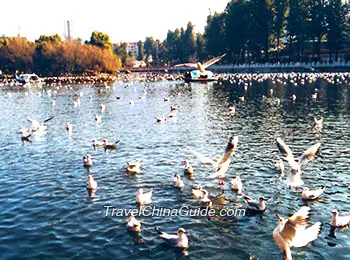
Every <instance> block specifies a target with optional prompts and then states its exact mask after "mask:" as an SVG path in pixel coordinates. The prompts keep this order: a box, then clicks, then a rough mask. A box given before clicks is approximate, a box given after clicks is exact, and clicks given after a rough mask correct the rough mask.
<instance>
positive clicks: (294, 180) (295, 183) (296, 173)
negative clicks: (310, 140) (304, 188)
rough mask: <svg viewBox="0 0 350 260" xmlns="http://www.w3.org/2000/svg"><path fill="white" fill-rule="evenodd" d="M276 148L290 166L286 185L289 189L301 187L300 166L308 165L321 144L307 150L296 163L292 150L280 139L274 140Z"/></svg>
mask: <svg viewBox="0 0 350 260" xmlns="http://www.w3.org/2000/svg"><path fill="white" fill-rule="evenodd" d="M276 144H277V148H278V149H279V151H280V152H281V153H282V154H284V155H286V160H287V161H288V164H289V166H290V171H289V174H288V179H287V185H288V186H289V187H296V188H298V187H299V186H301V185H303V184H304V182H303V181H302V179H301V173H302V172H301V166H302V165H304V164H306V163H308V162H309V161H311V160H312V159H314V158H315V156H316V153H317V152H318V150H319V149H320V146H321V143H317V144H314V145H313V146H311V147H310V148H309V149H307V150H306V151H305V152H304V153H303V154H302V155H301V156H300V157H299V159H298V160H297V161H296V160H295V159H294V156H293V153H292V150H291V149H290V148H289V147H288V145H286V144H285V143H284V142H283V141H282V139H281V138H277V139H276Z"/></svg>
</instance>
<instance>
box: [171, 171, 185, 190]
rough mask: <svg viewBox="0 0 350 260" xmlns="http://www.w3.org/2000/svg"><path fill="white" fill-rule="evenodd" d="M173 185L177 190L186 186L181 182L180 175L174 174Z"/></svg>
mask: <svg viewBox="0 0 350 260" xmlns="http://www.w3.org/2000/svg"><path fill="white" fill-rule="evenodd" d="M173 184H174V186H175V187H176V188H180V189H181V188H183V187H184V186H185V184H184V182H183V181H182V180H181V177H180V175H177V174H176V173H175V174H174V177H173Z"/></svg>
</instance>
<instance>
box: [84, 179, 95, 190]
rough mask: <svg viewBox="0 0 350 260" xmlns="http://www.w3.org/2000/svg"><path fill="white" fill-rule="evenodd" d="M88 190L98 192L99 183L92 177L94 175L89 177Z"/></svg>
mask: <svg viewBox="0 0 350 260" xmlns="http://www.w3.org/2000/svg"><path fill="white" fill-rule="evenodd" d="M86 188H87V189H89V190H96V189H97V182H96V181H95V179H94V176H92V175H89V176H88V181H87V183H86Z"/></svg>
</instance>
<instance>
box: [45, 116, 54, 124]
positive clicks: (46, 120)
mask: <svg viewBox="0 0 350 260" xmlns="http://www.w3.org/2000/svg"><path fill="white" fill-rule="evenodd" d="M54 117H55V116H51V117H49V118H48V119H45V120H44V123H46V122H48V121H50V120H51V119H53V118H54Z"/></svg>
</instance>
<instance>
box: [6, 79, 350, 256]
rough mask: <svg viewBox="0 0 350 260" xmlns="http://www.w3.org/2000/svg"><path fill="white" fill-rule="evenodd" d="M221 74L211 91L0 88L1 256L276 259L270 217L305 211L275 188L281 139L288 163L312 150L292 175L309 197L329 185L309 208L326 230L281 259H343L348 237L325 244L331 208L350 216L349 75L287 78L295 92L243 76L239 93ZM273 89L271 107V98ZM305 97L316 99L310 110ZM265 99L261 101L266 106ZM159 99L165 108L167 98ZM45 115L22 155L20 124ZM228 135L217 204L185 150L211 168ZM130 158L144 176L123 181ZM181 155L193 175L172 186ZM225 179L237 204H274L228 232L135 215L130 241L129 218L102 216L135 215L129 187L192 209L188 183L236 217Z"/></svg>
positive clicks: (294, 195) (184, 220) (213, 184)
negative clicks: (182, 244) (179, 233)
mask: <svg viewBox="0 0 350 260" xmlns="http://www.w3.org/2000/svg"><path fill="white" fill-rule="evenodd" d="M289 76H290V77H292V76H293V75H289ZM307 76H308V75H307ZM225 77H226V79H225V80H221V81H220V82H218V83H208V84H194V83H191V84H184V83H183V82H181V81H155V82H146V81H144V80H139V79H132V80H131V81H129V82H126V81H125V80H124V81H116V82H115V83H114V84H112V85H111V86H110V88H109V89H107V88H105V87H104V86H99V85H95V86H94V85H73V86H68V87H65V86H60V87H57V86H54V87H47V88H45V90H40V89H39V90H37V89H29V90H28V89H19V88H15V89H13V88H11V87H6V86H5V87H2V89H0V111H2V113H1V114H0V122H1V124H0V129H1V140H0V158H1V162H0V177H1V181H0V188H1V193H0V210H1V217H0V257H1V258H2V259H33V258H34V259H40V258H43V259H47V258H64V259H67V258H68V259H76V258H84V259H92V258H108V259H125V258H132V259H143V258H144V259H177V258H180V259H181V258H184V259H187V258H191V259H203V258H211V259H222V258H224V257H225V258H228V259H249V257H250V256H252V257H253V259H281V258H282V252H281V251H280V249H279V248H278V247H277V245H276V243H275V241H274V240H273V238H272V231H273V230H274V228H275V226H276V225H277V218H276V213H278V214H280V215H281V216H284V217H288V216H290V215H291V214H293V213H294V212H295V211H296V210H297V209H299V208H300V207H301V206H302V205H304V202H303V201H301V199H300V192H301V191H300V189H299V190H298V191H296V190H295V189H293V190H290V189H288V187H287V186H286V184H285V183H284V182H283V181H284V180H285V179H286V177H284V178H283V180H282V181H278V180H276V176H277V174H276V172H275V169H274V163H275V162H276V161H277V160H278V159H279V158H280V157H281V155H280V153H279V152H278V150H277V148H276V145H275V142H274V139H275V138H276V137H281V138H282V139H283V140H284V141H285V142H286V143H287V144H288V145H290V147H291V149H292V150H293V152H294V155H295V156H299V155H301V154H302V152H303V151H305V150H306V149H307V148H308V147H310V146H311V145H313V144H315V143H317V142H321V144H322V145H321V151H320V154H319V156H318V157H316V158H315V159H314V160H313V161H311V162H310V163H308V164H307V165H305V166H304V167H303V172H304V175H303V180H304V181H305V186H307V187H310V188H317V187H320V186H321V185H327V188H326V191H325V193H324V194H323V195H322V196H321V198H320V199H319V200H317V201H314V202H310V203H309V204H308V205H309V206H310V207H311V217H310V223H314V222H316V221H320V222H322V223H323V229H322V232H321V234H320V237H319V238H318V239H317V240H316V241H315V242H313V243H310V244H309V245H308V246H306V247H304V248H299V249H295V248H294V249H292V252H293V258H294V259H346V258H349V257H350V240H349V235H350V231H349V229H346V230H340V229H338V230H337V231H336V237H330V236H329V230H330V226H329V221H330V219H331V213H330V210H331V209H338V210H340V211H341V212H342V213H349V212H350V206H349V203H348V201H349V199H350V192H349V190H350V186H349V183H350V175H349V173H350V172H349V171H350V170H349V169H350V167H349V166H350V164H349V163H350V135H349V132H350V112H349V111H350V110H349V108H350V92H349V82H350V78H349V75H345V79H344V80H341V81H339V82H335V83H332V82H330V83H329V82H327V81H326V80H325V79H322V78H319V77H318V78H317V79H316V80H315V81H314V82H311V83H309V82H308V81H306V83H305V84H304V85H303V84H301V83H300V79H296V82H298V84H297V86H294V85H293V83H291V82H290V79H288V80H287V79H283V80H282V79H281V81H278V80H277V81H276V80H272V79H271V77H274V76H273V75H272V76H271V75H270V77H266V79H265V80H263V81H262V82H258V81H257V80H254V79H245V82H246V84H248V88H247V90H244V83H243V82H242V83H240V84H238V76H236V77H235V78H234V77H233V76H232V75H231V76H229V75H226V76H225ZM293 77H295V76H293ZM335 77H336V78H339V76H335ZM230 80H231V82H230ZM234 80H235V83H234ZM345 80H347V81H345ZM283 82H286V84H285V85H284V83H283ZM270 88H272V89H274V93H273V96H274V97H269V89H270ZM315 88H317V89H318V98H317V100H312V99H311V95H312V94H313V93H314V92H315ZM47 89H50V90H51V91H52V92H51V96H50V95H48V93H47V92H46V90H47ZM144 91H146V94H144ZM293 93H295V94H296V95H297V99H296V102H295V103H293V102H292V100H291V96H292V94H293ZM143 95H144V96H145V98H144V99H139V97H140V96H143ZM262 95H265V96H267V97H268V99H267V100H266V101H265V100H263V99H262ZM74 96H81V97H80V99H81V105H80V106H76V107H74V106H73V99H74ZM116 96H121V97H122V99H116ZM240 96H245V101H244V102H242V101H239V97H240ZM164 97H169V99H170V101H168V102H164V101H163V99H164ZM277 97H278V98H279V99H280V104H278V102H277ZM52 99H55V101H56V104H55V105H54V106H53V105H52ZM129 100H134V102H135V103H134V105H130V104H129ZM101 103H103V104H105V105H106V111H105V112H101V110H100V108H99V106H100V104H101ZM174 104H177V105H178V106H179V111H178V113H177V117H176V118H168V120H167V121H166V122H165V123H164V124H159V123H157V122H156V120H155V117H157V116H162V115H167V114H168V113H169V112H170V105H174ZM232 104H236V106H237V108H236V115H235V116H232V115H230V114H229V113H228V106H229V105H232ZM96 114H99V115H102V122H101V123H100V124H98V123H96V121H95V120H94V116H95V115H96ZM51 115H54V116H55V118H54V119H53V120H51V121H49V122H48V123H47V131H45V132H44V133H43V134H41V135H33V136H32V143H26V144H25V145H22V142H21V138H20V135H19V130H20V128H21V127H29V126H30V124H29V122H28V121H27V120H26V118H34V119H37V120H39V121H42V120H44V119H46V118H49V117H50V116H51ZM314 116H323V117H324V127H323V129H322V131H320V132H317V131H316V132H315V130H314V128H313V117H314ZM66 121H70V122H72V124H73V131H72V133H71V134H69V133H68V132H67V131H66V129H65V122H66ZM233 135H238V136H239V139H238V148H237V150H236V152H235V154H234V155H233V157H232V161H233V163H232V165H231V166H230V168H229V170H228V172H227V174H226V178H225V186H223V190H224V192H225V193H224V196H225V197H226V198H227V199H228V200H222V199H220V198H219V197H217V196H218V194H220V193H221V190H220V188H219V187H218V184H217V180H216V179H209V178H208V174H210V173H213V171H214V170H213V168H212V166H210V165H203V164H200V162H199V160H198V159H197V158H196V156H194V154H193V152H192V151H196V152H199V153H201V154H203V155H205V156H209V157H214V158H218V157H219V156H220V155H221V154H222V153H223V152H224V149H225V147H226V145H227V142H228V140H229V138H230V137H231V136H233ZM103 138H108V140H109V141H117V140H120V144H119V148H118V149H117V150H115V151H109V152H108V153H104V151H103V149H101V148H99V149H97V150H94V149H93V147H92V145H91V144H92V143H91V141H92V140H93V139H103ZM87 153H90V154H91V155H92V159H93V161H94V165H93V166H92V168H91V170H90V174H92V175H94V177H95V180H96V181H97V183H98V189H97V191H96V193H95V196H94V197H93V198H90V197H89V195H88V192H87V190H86V188H85V185H86V181H87V175H88V174H89V173H88V171H87V169H85V168H84V167H83V163H82V157H83V156H84V155H86V154H87ZM135 159H142V160H143V161H142V165H143V170H142V173H140V174H138V175H136V176H129V177H126V176H125V169H124V168H123V167H124V166H125V165H126V163H127V162H130V161H134V160H135ZM183 159H189V160H190V163H191V165H192V166H193V168H194V169H195V174H194V176H195V178H194V179H193V180H191V179H187V178H185V177H184V176H183V165H182V163H181V161H182V160H183ZM286 168H287V170H288V166H286ZM174 173H178V174H179V175H180V176H181V177H182V179H183V180H184V182H185V188H184V190H182V191H181V190H178V189H176V188H174V187H173V186H172V182H171V177H172V175H173V174H174ZM236 174H240V176H241V178H242V181H243V192H244V193H245V194H247V195H249V196H251V197H253V198H256V199H257V198H258V197H260V196H262V195H264V196H267V197H271V199H269V200H268V201H267V211H266V212H264V213H263V214H262V215H255V216H245V217H240V218H237V219H236V220H234V221H230V222H227V223H226V222H222V221H215V220H214V219H208V218H207V217H190V216H173V217H161V216H153V217H145V216H141V217H137V218H138V219H139V220H141V221H143V222H144V225H143V230H142V232H141V233H140V235H139V236H137V235H135V234H131V233H130V232H128V231H127V229H126V226H125V224H126V219H127V217H115V216H114V217H112V216H110V215H109V216H107V217H106V216H105V206H108V205H109V206H112V207H114V208H122V209H137V208H138V206H137V204H136V203H135V196H136V191H137V187H140V186H142V187H144V188H145V189H148V188H151V187H153V188H154V191H153V205H154V206H156V207H162V206H163V207H165V208H180V207H181V206H187V207H193V208H197V207H198V205H199V202H198V201H197V200H195V199H194V198H193V197H192V195H191V187H197V186H198V185H199V184H201V185H202V187H205V188H206V189H208V191H209V193H210V196H211V197H213V201H214V208H215V209H220V208H235V207H238V208H245V204H244V201H243V199H242V198H241V197H240V196H237V194H236V193H235V192H234V191H232V190H231V188H230V180H231V177H233V176H235V175H236ZM154 227H159V228H160V229H162V230H165V231H167V232H176V230H177V229H178V228H179V227H183V228H185V229H186V231H187V232H188V237H189V241H190V246H189V248H188V249H187V250H185V251H183V250H178V249H174V248H170V247H168V246H167V245H166V244H165V243H164V242H163V241H162V240H161V239H159V238H158V237H157V234H156V232H155V231H154Z"/></svg>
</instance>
